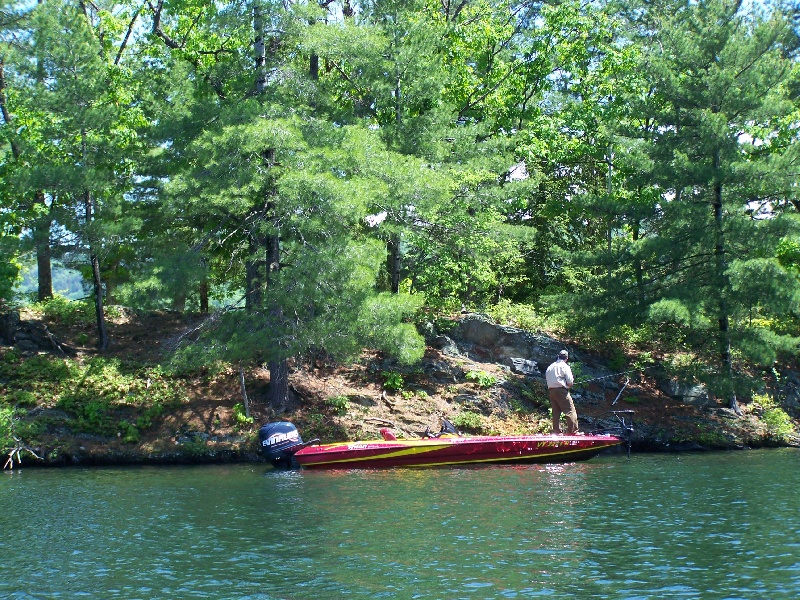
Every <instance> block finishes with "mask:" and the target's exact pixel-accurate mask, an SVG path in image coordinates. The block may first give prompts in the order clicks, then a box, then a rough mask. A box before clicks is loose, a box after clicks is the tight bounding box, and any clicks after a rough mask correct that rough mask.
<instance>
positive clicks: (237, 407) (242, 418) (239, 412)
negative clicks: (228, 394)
mask: <svg viewBox="0 0 800 600" xmlns="http://www.w3.org/2000/svg"><path fill="white" fill-rule="evenodd" d="M233 420H234V422H235V424H236V426H237V427H245V426H247V425H252V424H253V423H254V422H255V419H253V417H248V416H247V413H246V412H245V409H244V404H242V403H241V402H237V403H236V404H234V405H233Z"/></svg>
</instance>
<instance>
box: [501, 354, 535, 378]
mask: <svg viewBox="0 0 800 600" xmlns="http://www.w3.org/2000/svg"><path fill="white" fill-rule="evenodd" d="M508 363H509V366H510V367H511V371H512V372H514V373H519V374H520V375H530V376H538V375H541V370H540V369H539V364H538V363H537V362H536V361H534V360H527V359H525V358H519V357H512V358H509V359H508Z"/></svg>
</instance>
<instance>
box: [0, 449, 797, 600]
mask: <svg viewBox="0 0 800 600" xmlns="http://www.w3.org/2000/svg"><path fill="white" fill-rule="evenodd" d="M798 494H800V451H798V450H768V451H749V452H734V453H720V454H691V455H689V454H684V455H636V454H634V456H633V457H632V458H631V460H628V459H627V458H626V457H625V456H624V455H609V456H600V457H597V458H595V459H592V460H591V461H588V462H585V463H576V464H566V465H552V466H548V465H531V466H524V467H480V468H457V469H456V468H450V469H426V470H411V469H398V470H386V471H377V470H376V471H338V472H325V471H295V472H279V471H273V470H272V469H271V468H270V467H268V466H262V465H235V466H215V467H195V468H186V467H174V468H172V467H158V468H124V469H122V468H121V469H58V470H38V469H22V470H20V471H15V472H13V473H3V474H2V475H0V507H2V510H0V565H1V566H2V569H1V570H0V598H20V599H22V598H24V599H28V598H104V599H105V598H109V599H110V598H126V599H127V598H142V599H148V600H149V599H154V598H168V599H182V598H214V599H221V598H264V599H273V598H281V599H291V600H303V599H314V600H320V599H325V598H434V599H439V598H441V599H448V600H449V599H458V598H481V599H483V598H498V599H500V598H538V597H550V598H625V599H633V598H730V599H733V598H737V599H738V598H741V599H748V600H751V599H779V598H791V599H795V598H798V597H800V509H799V508H798V506H799V505H800V502H798Z"/></svg>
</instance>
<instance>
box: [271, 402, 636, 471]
mask: <svg viewBox="0 0 800 600" xmlns="http://www.w3.org/2000/svg"><path fill="white" fill-rule="evenodd" d="M624 412H632V411H616V412H615V414H616V416H617V419H619V421H620V423H621V424H622V426H621V427H619V428H617V429H618V430H619V433H609V432H601V433H592V434H588V435H583V434H582V435H475V436H471V435H470V436H467V435H461V434H460V433H459V432H458V431H457V430H456V429H455V427H453V425H452V424H451V423H449V422H448V421H447V420H446V419H442V430H441V431H440V432H439V433H438V434H429V433H428V432H426V434H425V435H424V436H423V437H420V438H412V439H395V437H394V436H393V435H392V434H391V432H390V431H389V430H388V429H382V430H381V433H382V435H383V436H384V437H383V439H376V440H365V441H357V442H337V443H333V444H319V440H312V441H310V442H305V443H304V442H303V441H302V439H301V438H300V435H299V433H298V432H297V429H296V428H295V427H294V425H292V424H291V423H288V422H280V423H270V424H268V425H265V426H264V427H262V428H261V430H260V431H259V437H260V439H261V447H262V451H263V452H264V454H265V456H266V457H267V459H268V460H270V461H271V462H272V463H273V464H275V465H276V466H291V465H294V464H296V465H299V466H301V467H306V468H328V469H331V468H340V469H341V468H359V469H360V468H384V467H433V466H444V465H464V464H509V463H510V464H522V463H554V462H573V461H578V460H586V459H589V458H592V457H593V456H596V455H597V454H599V453H600V452H602V451H603V450H606V449H608V448H612V447H614V446H619V445H621V444H623V443H626V442H628V443H629V442H630V433H632V431H633V429H632V428H631V427H630V426H629V425H627V424H626V423H625V420H624V416H623V417H620V414H621V413H624Z"/></svg>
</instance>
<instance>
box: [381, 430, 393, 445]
mask: <svg viewBox="0 0 800 600" xmlns="http://www.w3.org/2000/svg"><path fill="white" fill-rule="evenodd" d="M381 435H382V436H383V439H384V440H386V441H387V442H391V441H392V440H396V439H397V437H396V436H395V435H394V434H393V433H392V432H391V431H389V428H388V427H382V428H381Z"/></svg>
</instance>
